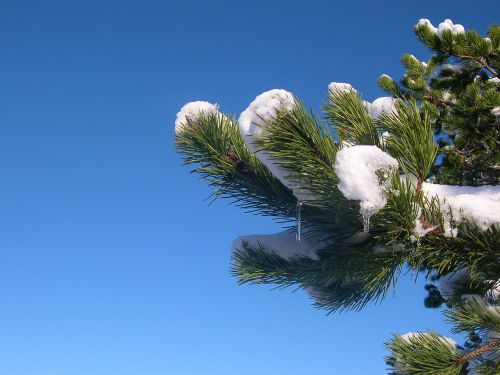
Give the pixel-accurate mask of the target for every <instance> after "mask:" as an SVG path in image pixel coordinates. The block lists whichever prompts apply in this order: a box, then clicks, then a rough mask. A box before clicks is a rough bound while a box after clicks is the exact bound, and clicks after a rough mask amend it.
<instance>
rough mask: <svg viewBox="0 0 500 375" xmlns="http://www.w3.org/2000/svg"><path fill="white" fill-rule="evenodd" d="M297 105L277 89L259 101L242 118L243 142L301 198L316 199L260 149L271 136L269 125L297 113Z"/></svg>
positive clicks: (267, 93) (240, 119)
mask: <svg viewBox="0 0 500 375" xmlns="http://www.w3.org/2000/svg"><path fill="white" fill-rule="evenodd" d="M295 105H296V102H295V98H294V96H293V94H292V93H290V92H288V91H286V90H281V89H273V90H269V91H266V92H264V93H262V94H260V95H259V96H257V97H256V98H255V100H254V101H253V102H252V103H250V105H249V106H248V108H247V109H245V110H244V111H243V112H242V113H241V115H240V117H239V119H238V124H239V127H240V131H241V134H242V135H243V139H244V141H245V143H246V145H247V146H248V148H249V150H250V151H252V152H254V153H255V155H256V156H257V157H258V158H259V160H260V161H261V162H262V163H263V164H264V165H265V166H266V167H267V168H268V169H269V171H270V172H271V173H272V174H273V175H274V176H275V177H276V178H278V179H279V180H280V181H281V183H283V185H285V186H286V187H288V188H289V189H291V190H292V191H293V193H294V195H295V196H296V197H297V198H298V199H305V200H307V199H308V198H309V199H312V197H309V196H308V194H307V192H305V191H303V189H302V188H301V187H300V186H299V185H298V184H297V183H295V182H294V181H291V180H290V179H289V178H288V175H289V174H290V172H288V171H287V170H285V169H284V168H282V167H281V166H280V165H279V163H278V162H276V161H275V160H274V159H273V158H272V157H271V156H270V155H269V153H267V152H266V151H264V150H260V149H259V148H258V145H257V142H256V140H257V139H259V137H261V136H263V135H265V134H266V133H267V129H266V125H267V124H269V123H271V122H272V121H274V120H275V119H277V118H278V117H279V116H280V115H282V114H287V113H290V112H292V111H293V109H294V108H295Z"/></svg>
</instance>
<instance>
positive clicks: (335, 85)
mask: <svg viewBox="0 0 500 375" xmlns="http://www.w3.org/2000/svg"><path fill="white" fill-rule="evenodd" d="M328 91H329V92H330V91H344V92H349V91H353V92H354V93H355V94H356V93H357V91H356V89H355V88H354V87H352V85H351V84H350V83H344V82H331V83H330V84H329V85H328Z"/></svg>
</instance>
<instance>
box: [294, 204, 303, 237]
mask: <svg viewBox="0 0 500 375" xmlns="http://www.w3.org/2000/svg"><path fill="white" fill-rule="evenodd" d="M301 216H302V200H300V199H299V200H298V201H297V232H296V233H295V240H296V241H297V242H300V235H301V233H300V232H301V230H302V217H301Z"/></svg>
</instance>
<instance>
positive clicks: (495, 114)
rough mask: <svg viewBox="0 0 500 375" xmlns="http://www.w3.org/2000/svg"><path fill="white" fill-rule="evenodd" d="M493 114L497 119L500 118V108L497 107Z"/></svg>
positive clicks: (492, 111)
mask: <svg viewBox="0 0 500 375" xmlns="http://www.w3.org/2000/svg"><path fill="white" fill-rule="evenodd" d="M491 114H492V115H493V116H496V117H500V106H496V107H495V108H493V109H492V110H491Z"/></svg>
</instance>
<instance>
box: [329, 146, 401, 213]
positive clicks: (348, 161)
mask: <svg viewBox="0 0 500 375" xmlns="http://www.w3.org/2000/svg"><path fill="white" fill-rule="evenodd" d="M398 166H399V164H398V161H397V160H396V159H394V158H393V157H392V156H390V155H389V154H387V153H385V152H384V151H382V150H381V149H379V148H378V147H377V146H363V145H359V146H352V147H345V148H343V149H342V150H340V151H338V152H337V156H336V159H335V173H336V175H337V177H338V178H339V180H340V183H339V185H338V187H339V190H340V191H341V192H342V194H344V197H346V198H347V199H350V200H359V201H361V203H360V206H361V208H360V212H361V214H362V215H372V214H375V213H377V212H378V211H379V210H380V209H381V208H382V207H384V206H385V204H386V203H387V199H386V196H385V190H384V186H382V185H381V184H380V181H379V176H378V175H377V172H379V173H383V174H385V177H387V178H388V177H389V175H390V173H392V171H393V170H397V168H398Z"/></svg>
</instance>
